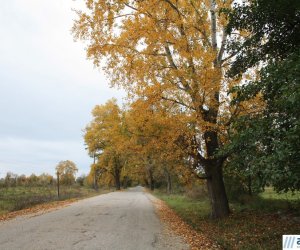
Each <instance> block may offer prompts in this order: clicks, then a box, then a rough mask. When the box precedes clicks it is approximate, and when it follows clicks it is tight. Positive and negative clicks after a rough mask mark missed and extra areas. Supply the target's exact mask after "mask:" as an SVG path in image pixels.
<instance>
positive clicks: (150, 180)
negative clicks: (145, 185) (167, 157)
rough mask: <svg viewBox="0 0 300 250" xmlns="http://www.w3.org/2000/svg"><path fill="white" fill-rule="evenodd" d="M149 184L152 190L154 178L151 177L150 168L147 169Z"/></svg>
mask: <svg viewBox="0 0 300 250" xmlns="http://www.w3.org/2000/svg"><path fill="white" fill-rule="evenodd" d="M149 186H150V189H151V191H153V190H154V178H153V173H152V170H151V169H149Z"/></svg>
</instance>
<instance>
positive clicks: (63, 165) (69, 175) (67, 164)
mask: <svg viewBox="0 0 300 250" xmlns="http://www.w3.org/2000/svg"><path fill="white" fill-rule="evenodd" d="M55 170H56V172H57V175H58V176H59V178H60V183H61V184H66V185H70V184H73V183H74V182H75V175H76V172H77V171H78V168H77V167H76V164H75V163H74V162H72V161H69V160H66V161H61V162H59V163H58V165H57V166H56V168H55Z"/></svg>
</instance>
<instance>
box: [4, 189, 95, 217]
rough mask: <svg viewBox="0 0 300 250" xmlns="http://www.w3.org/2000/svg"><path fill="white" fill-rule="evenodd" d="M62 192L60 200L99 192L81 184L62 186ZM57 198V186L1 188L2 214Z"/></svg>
mask: <svg viewBox="0 0 300 250" xmlns="http://www.w3.org/2000/svg"><path fill="white" fill-rule="evenodd" d="M60 192H61V195H60V198H59V200H66V199H71V198H82V197H89V196H93V195H97V194H99V192H96V191H95V190H93V189H91V188H86V187H80V186H62V187H61V191H60ZM55 200H58V198H57V193H56V188H55V187H53V186H49V187H9V188H0V215H3V214H5V213H8V212H11V211H17V210H21V209H24V208H28V207H31V206H33V205H36V204H41V203H45V202H50V201H55Z"/></svg>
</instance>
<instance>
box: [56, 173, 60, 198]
mask: <svg viewBox="0 0 300 250" xmlns="http://www.w3.org/2000/svg"><path fill="white" fill-rule="evenodd" d="M56 175H57V198H58V199H59V196H60V193H59V173H58V172H57V173H56Z"/></svg>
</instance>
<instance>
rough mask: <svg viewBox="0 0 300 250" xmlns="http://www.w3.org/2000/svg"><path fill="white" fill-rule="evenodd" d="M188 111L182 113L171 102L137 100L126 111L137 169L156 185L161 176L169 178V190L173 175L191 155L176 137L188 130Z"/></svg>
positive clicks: (132, 163)
mask: <svg viewBox="0 0 300 250" xmlns="http://www.w3.org/2000/svg"><path fill="white" fill-rule="evenodd" d="M187 118H188V117H186V115H185V114H183V113H182V114H178V110H177V108H176V107H174V106H173V105H171V104H170V103H159V102H152V103H151V102H149V100H144V99H142V98H140V99H137V100H135V101H134V102H133V103H131V105H130V106H129V109H128V110H127V112H126V113H125V123H126V130H127V133H128V135H129V136H130V140H129V141H128V146H127V148H128V150H129V157H128V161H129V164H130V166H132V170H133V171H137V172H139V173H140V174H142V173H141V172H143V173H144V175H145V178H144V182H146V184H148V186H149V188H150V189H152V190H153V189H154V186H155V181H156V179H157V178H159V179H160V180H161V179H162V177H164V178H163V179H165V183H166V185H167V191H168V192H171V190H172V176H174V175H176V174H177V173H178V172H181V173H182V172H183V168H184V167H185V166H183V165H184V158H185V157H188V154H187V152H185V151H184V150H183V149H182V148H181V147H179V146H178V145H177V144H176V140H177V138H178V137H179V136H180V135H183V133H184V132H185V130H186V119H187Z"/></svg>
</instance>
